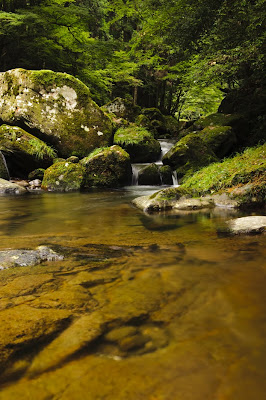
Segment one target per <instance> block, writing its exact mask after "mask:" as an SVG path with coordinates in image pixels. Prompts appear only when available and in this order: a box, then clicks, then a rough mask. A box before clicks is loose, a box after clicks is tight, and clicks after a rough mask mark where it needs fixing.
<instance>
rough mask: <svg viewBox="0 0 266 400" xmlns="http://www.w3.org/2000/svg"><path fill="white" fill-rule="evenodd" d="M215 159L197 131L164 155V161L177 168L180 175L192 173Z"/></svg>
mask: <svg viewBox="0 0 266 400" xmlns="http://www.w3.org/2000/svg"><path fill="white" fill-rule="evenodd" d="M215 161H217V157H216V156H215V154H214V153H213V152H212V150H211V149H210V148H209V147H208V146H207V145H206V144H205V143H204V141H203V140H202V139H201V137H200V136H199V135H198V134H196V133H190V134H188V135H187V136H185V137H184V138H182V139H181V140H179V142H177V143H176V144H175V145H174V146H173V147H172V148H171V149H170V150H169V151H168V153H166V154H165V155H164V157H163V163H164V164H166V165H170V166H171V167H172V168H174V169H176V171H177V173H178V175H179V177H182V176H184V175H190V174H192V173H194V172H195V171H197V170H198V169H200V168H201V167H202V166H205V165H208V164H210V163H212V162H215Z"/></svg>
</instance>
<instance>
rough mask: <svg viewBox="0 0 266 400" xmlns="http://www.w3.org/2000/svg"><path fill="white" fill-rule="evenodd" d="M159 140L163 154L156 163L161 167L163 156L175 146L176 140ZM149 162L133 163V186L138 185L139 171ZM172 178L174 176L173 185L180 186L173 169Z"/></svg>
mask: <svg viewBox="0 0 266 400" xmlns="http://www.w3.org/2000/svg"><path fill="white" fill-rule="evenodd" d="M158 141H159V143H160V146H161V154H160V158H159V160H157V161H156V162H155V163H154V164H156V165H158V166H159V167H161V166H163V162H162V158H163V156H164V155H165V154H166V153H167V152H168V151H169V150H170V149H171V147H173V145H174V144H175V142H174V141H172V140H169V139H158ZM149 164H150V163H137V164H132V183H131V184H132V186H138V175H139V171H140V170H141V169H142V168H144V167H145V166H147V165H149ZM172 178H173V186H178V181H177V174H176V171H173V174H172Z"/></svg>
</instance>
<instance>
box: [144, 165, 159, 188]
mask: <svg viewBox="0 0 266 400" xmlns="http://www.w3.org/2000/svg"><path fill="white" fill-rule="evenodd" d="M138 184H139V185H160V184H161V175H160V171H159V167H158V166H157V165H156V164H150V165H147V166H146V167H144V168H142V169H141V170H140V171H139V178H138Z"/></svg>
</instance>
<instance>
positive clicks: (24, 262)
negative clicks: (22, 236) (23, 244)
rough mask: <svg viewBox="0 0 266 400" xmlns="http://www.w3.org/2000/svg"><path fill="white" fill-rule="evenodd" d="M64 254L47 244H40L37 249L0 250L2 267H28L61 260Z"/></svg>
mask: <svg viewBox="0 0 266 400" xmlns="http://www.w3.org/2000/svg"><path fill="white" fill-rule="evenodd" d="M63 259H64V256H63V255H61V254H58V253H56V252H55V251H53V250H52V249H50V248H49V247H47V246H39V247H37V248H36V250H3V251H0V269H7V268H12V267H28V266H33V265H37V264H40V263H41V262H43V261H60V260H63Z"/></svg>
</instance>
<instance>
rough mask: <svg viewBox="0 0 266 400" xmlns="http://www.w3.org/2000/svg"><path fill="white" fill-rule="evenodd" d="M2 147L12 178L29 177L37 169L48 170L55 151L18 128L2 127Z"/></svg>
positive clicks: (0, 137) (0, 141)
mask: <svg viewBox="0 0 266 400" xmlns="http://www.w3.org/2000/svg"><path fill="white" fill-rule="evenodd" d="M0 147H1V149H2V150H3V152H4V154H5V158H6V161H7V164H8V168H9V172H10V175H11V176H18V177H23V178H25V177H27V175H28V173H29V172H31V171H32V170H34V169H36V168H39V167H40V168H41V167H43V168H47V167H49V165H51V164H52V162H53V158H54V157H55V156H56V152H55V150H54V149H53V148H52V147H50V146H48V145H47V144H46V143H45V142H44V141H42V140H40V139H38V138H36V137H35V136H33V135H31V134H30V133H28V132H26V131H25V130H24V129H21V128H19V127H17V126H9V125H2V126H0Z"/></svg>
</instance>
